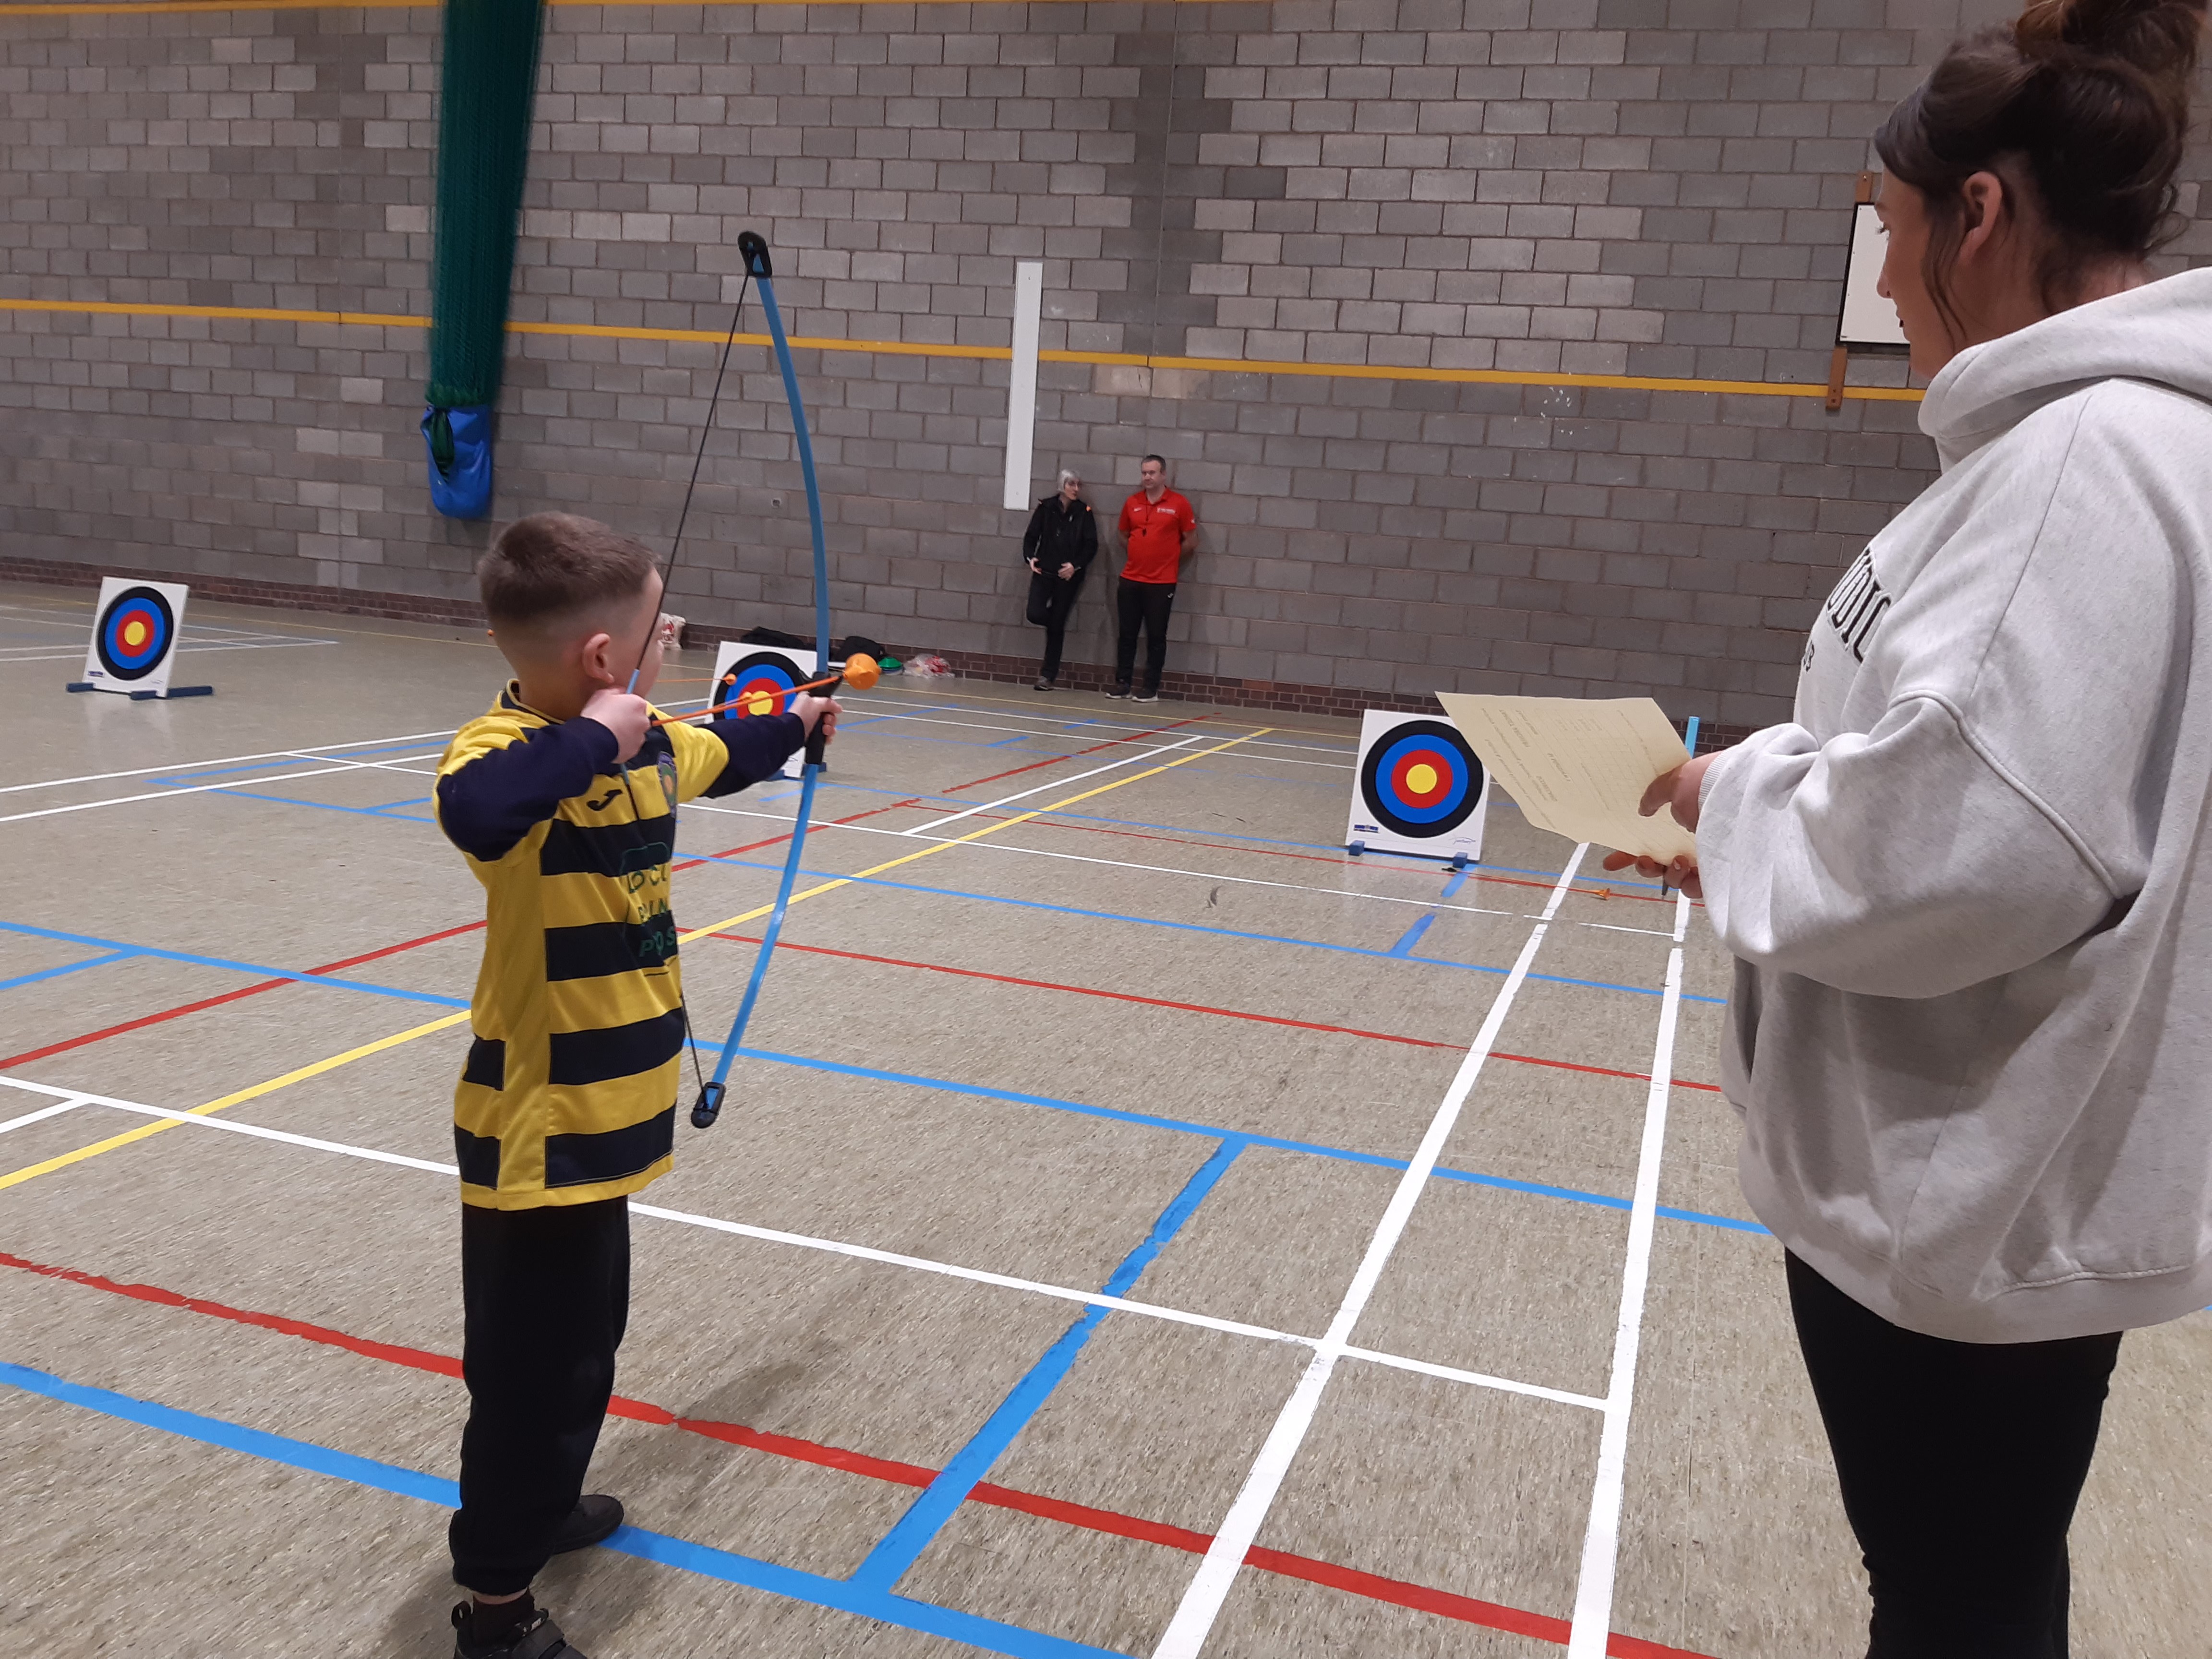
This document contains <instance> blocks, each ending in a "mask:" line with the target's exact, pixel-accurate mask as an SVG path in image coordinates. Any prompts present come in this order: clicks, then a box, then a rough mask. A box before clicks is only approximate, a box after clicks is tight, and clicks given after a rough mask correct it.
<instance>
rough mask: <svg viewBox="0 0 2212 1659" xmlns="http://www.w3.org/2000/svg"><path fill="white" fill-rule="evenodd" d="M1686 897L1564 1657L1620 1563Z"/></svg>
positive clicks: (1601, 1640)
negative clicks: (1631, 1420) (1623, 1502)
mask: <svg viewBox="0 0 2212 1659" xmlns="http://www.w3.org/2000/svg"><path fill="white" fill-rule="evenodd" d="M1689 919H1690V901H1689V898H1688V896H1687V895H1677V896H1676V897H1675V900H1674V949H1673V950H1671V951H1668V953H1667V989H1666V993H1665V996H1664V1000H1662V1002H1661V1003H1660V1005H1659V1035H1658V1036H1657V1038H1656V1040H1655V1041H1654V1042H1653V1043H1652V1047H1651V1086H1650V1089H1649V1090H1648V1091H1645V1094H1644V1146H1643V1148H1642V1150H1641V1151H1640V1152H1638V1155H1637V1160H1636V1197H1635V1200H1634V1202H1633V1203H1632V1205H1631V1206H1630V1208H1629V1212H1628V1260H1627V1262H1626V1265H1625V1266H1624V1267H1622V1269H1621V1274H1620V1318H1619V1321H1618V1322H1616V1323H1615V1325H1614V1327H1613V1371H1612V1375H1611V1377H1610V1379H1609V1381H1608V1382H1607V1387H1606V1396H1605V1426H1604V1428H1603V1429H1601V1431H1599V1434H1598V1442H1597V1478H1596V1480H1595V1481H1593V1482H1592V1483H1591V1487H1590V1510H1589V1527H1588V1528H1587V1529H1586V1530H1585V1531H1584V1532H1583V1559H1582V1570H1581V1573H1580V1576H1579V1577H1577V1580H1576V1582H1575V1617H1574V1624H1573V1626H1571V1630H1570V1632H1569V1634H1568V1637H1567V1659H1605V1649H1606V1637H1607V1632H1609V1631H1610V1630H1611V1628H1612V1625H1613V1575H1614V1573H1615V1571H1616V1570H1617V1569H1618V1567H1619V1565H1620V1505H1621V1489H1622V1486H1623V1485H1624V1482H1625V1480H1626V1473H1627V1466H1628V1413H1629V1408H1630V1407H1631V1406H1632V1403H1633V1402H1634V1400H1635V1395H1636V1359H1637V1352H1638V1348H1639V1347H1640V1346H1641V1345H1642V1342H1643V1334H1644V1291H1645V1290H1646V1289H1647V1288H1648V1287H1649V1285H1650V1277H1651V1234H1652V1231H1653V1228H1654V1225H1655V1224H1656V1219H1657V1212H1658V1206H1659V1164H1660V1160H1661V1158H1662V1157H1663V1156H1664V1155H1665V1152H1666V1149H1667V1095H1668V1088H1669V1086H1670V1080H1671V1078H1672V1075H1673V1072H1674V1021H1675V1015H1676V1013H1677V1012H1678V1011H1679V1010H1680V1007H1681V1006H1682V933H1683V929H1684V928H1685V927H1686V926H1687V924H1688V922H1689Z"/></svg>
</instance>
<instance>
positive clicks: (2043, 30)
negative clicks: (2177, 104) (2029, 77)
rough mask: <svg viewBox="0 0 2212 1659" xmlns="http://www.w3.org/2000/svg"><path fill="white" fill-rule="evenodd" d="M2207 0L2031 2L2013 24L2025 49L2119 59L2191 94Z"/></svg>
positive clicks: (2044, 53)
mask: <svg viewBox="0 0 2212 1659" xmlns="http://www.w3.org/2000/svg"><path fill="white" fill-rule="evenodd" d="M2204 8H2205V0H2030V3H2029V5H2028V7H2027V10H2025V11H2023V12H2021V15H2020V21H2018V22H2016V23H2015V24H2014V25H2013V39H2014V40H2015V41H2017V42H2018V43H2019V46H2020V49H2021V51H2022V52H2027V53H2029V54H2032V55H2034V56H2037V57H2044V56H2048V55H2050V54H2052V53H2054V52H2065V51H2068V50H2069V49H2070V50H2072V51H2075V52H2082V53H2086V54H2088V55H2090V56H2093V57H2097V58H2117V59H2118V61H2120V62H2121V63H2124V64H2129V65H2130V66H2131V67H2133V68H2135V69H2136V70H2141V71H2142V73H2143V74H2144V75H2146V76H2149V77H2150V78H2151V79H2153V80H2154V81H2163V82H2168V83H2170V84H2172V85H2173V86H2174V87H2175V88H2177V89H2179V91H2180V92H2181V93H2182V94H2183V95H2184V96H2186V94H2187V88H2188V82H2189V77H2190V76H2191V74H2192V73H2193V72H2194V71H2195V70H2196V68H2197V41H2198V40H2199V39H2200V38H2201V37H2202V35H2203V30H2204Z"/></svg>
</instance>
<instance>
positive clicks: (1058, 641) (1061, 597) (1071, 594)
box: [1030, 568, 1084, 680]
mask: <svg viewBox="0 0 2212 1659" xmlns="http://www.w3.org/2000/svg"><path fill="white" fill-rule="evenodd" d="M1083 577H1084V572H1083V571H1082V570H1081V569H1080V568H1078V569H1077V571H1076V573H1075V574H1073V576H1070V577H1069V578H1068V579H1067V580H1066V581H1062V580H1060V577H1059V576H1058V574H1055V573H1054V572H1053V571H1050V570H1044V571H1039V572H1036V573H1035V574H1032V575H1031V576H1030V621H1031V622H1033V623H1036V624H1037V626H1038V627H1040V628H1042V629H1044V666H1043V668H1042V669H1041V670H1040V671H1039V675H1040V678H1044V679H1048V680H1050V679H1057V678H1059V677H1060V647H1061V646H1062V645H1063V644H1065V643H1066V640H1067V618H1068V617H1069V615H1070V614H1071V613H1073V611H1074V609H1075V596H1076V595H1077V594H1078V593H1079V592H1082V591H1083Z"/></svg>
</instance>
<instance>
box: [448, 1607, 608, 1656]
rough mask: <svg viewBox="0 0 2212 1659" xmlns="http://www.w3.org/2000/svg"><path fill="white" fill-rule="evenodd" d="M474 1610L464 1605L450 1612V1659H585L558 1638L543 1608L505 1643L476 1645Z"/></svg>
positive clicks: (565, 1641) (551, 1616)
mask: <svg viewBox="0 0 2212 1659" xmlns="http://www.w3.org/2000/svg"><path fill="white" fill-rule="evenodd" d="M473 1611H474V1608H473V1606H472V1604H471V1603H470V1602H467V1601H464V1602H462V1603H461V1604H460V1605H459V1607H455V1608H454V1609H453V1659H585V1656H584V1655H583V1654H582V1653H581V1652H580V1651H579V1650H577V1649H575V1648H573V1647H570V1646H569V1645H568V1640H567V1638H564V1637H563V1636H562V1634H561V1627H560V1626H558V1625H556V1624H555V1623H554V1622H553V1615H552V1614H550V1613H547V1612H546V1611H545V1610H544V1608H543V1607H540V1608H539V1609H538V1612H537V1613H535V1614H534V1615H532V1617H531V1618H530V1619H529V1620H527V1621H526V1622H525V1624H524V1625H523V1626H522V1628H521V1629H520V1630H518V1631H516V1632H513V1634H512V1635H510V1636H509V1637H508V1638H507V1639H506V1640H505V1641H503V1642H499V1643H489V1642H479V1641H477V1639H476V1638H475V1637H474V1636H473V1635H472V1634H471V1632H470V1626H471V1625H472V1624H473V1623H474V1622H475V1620H473V1618H472V1617H471V1613H473Z"/></svg>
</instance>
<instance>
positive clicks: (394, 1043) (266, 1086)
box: [0, 1013, 468, 1192]
mask: <svg viewBox="0 0 2212 1659" xmlns="http://www.w3.org/2000/svg"><path fill="white" fill-rule="evenodd" d="M466 1018H468V1015H467V1014H466V1013H459V1014H447V1016H446V1017H445V1018H443V1019H434V1020H432V1021H431V1022H430V1023H429V1024H428V1025H417V1026H416V1028H415V1029H414V1030H411V1031H399V1032H395V1033H394V1034H393V1035H392V1036H387V1037H379V1038H377V1040H376V1041H375V1042H364V1043H363V1044H362V1046H361V1047H360V1048H349V1049H347V1050H346V1051H345V1053H343V1054H332V1055H331V1057H330V1058H329V1059H328V1060H317V1061H315V1063H314V1064H313V1065H312V1066H301V1067H300V1069H299V1070H298V1071H296V1072H287V1073H284V1075H283V1076H282V1077H273V1078H270V1079H269V1081H268V1082H266V1083H257V1084H255V1085H253V1086H252V1088H250V1089H240V1091H238V1092H237V1093H236V1094H234V1095H225V1096H223V1097H222V1099H220V1100H210V1102H208V1103H207V1104H206V1105H204V1106H195V1107H193V1108H192V1109H191V1111H190V1112H188V1113H187V1114H186V1115H187V1116H190V1117H205V1116H207V1115H209V1114H210V1112H220V1111H222V1110H223V1109H225V1108H226V1107H230V1106H238V1105H242V1104H243V1103H246V1101H249V1100H253V1099H256V1098H258V1097H260V1096H262V1095H266V1094H273V1093H274V1092H276V1091H277V1090H279V1089H283V1088H289V1086H290V1085H293V1084H295V1083H304V1082H306V1081H307V1079H309V1078H311V1077H320V1076H321V1075H322V1074H323V1073H325V1072H334V1071H336V1070H337V1068H338V1067H339V1066H348V1065H350V1064H352V1063H353V1062H354V1061H355V1060H366V1059H367V1058H368V1056H369V1055H371V1054H382V1053H383V1052H384V1051H385V1050H386V1048H398V1046H399V1045H400V1044H401V1043H403V1042H413V1041H414V1040H415V1039H416V1037H419V1036H429V1035H430V1033H431V1032H433V1031H442V1030H447V1028H448V1027H450V1026H454V1025H459V1024H460V1023H461V1022H462V1021H463V1020H465V1019H466ZM175 1127H177V1121H176V1120H175V1119H174V1118H166V1117H165V1118H161V1119H160V1120H158V1121H155V1122H152V1123H147V1124H142V1125H141V1126H140V1127H137V1128H136V1129H126V1130H125V1131H124V1132H123V1133H121V1134H119V1135H111V1136H110V1137H109V1138H108V1139H106V1140H100V1141H95V1142H94V1143H93V1144H92V1145H91V1146H80V1147H78V1148H77V1149H76V1151H75V1152H64V1153H63V1154H62V1155H61V1156H60V1157H59V1158H48V1159H47V1160H46V1162H45V1163H43V1164H28V1165H26V1166H25V1167H24V1168H22V1169H20V1170H13V1171H11V1172H9V1174H7V1175H4V1176H0V1192H4V1191H6V1190H7V1189H8V1188H10V1187H19V1186H21V1185H22V1183H23V1182H27V1181H33V1180H35V1179H37V1178H38V1177H39V1176H42V1175H47V1174H50V1173H52V1171H53V1170H65V1169H67V1168H68V1167H69V1166H70V1164H82V1163H83V1162H84V1160H85V1159H87V1158H98V1157H99V1156H100V1154H101V1153H102V1152H113V1151H114V1150H115V1149H116V1148H117V1147H118V1146H129V1145H130V1144H131V1142H132V1141H134V1140H143V1139H146V1137H147V1136H148V1135H157V1134H159V1133H161V1131H162V1130H164V1129H173V1128H175Z"/></svg>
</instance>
